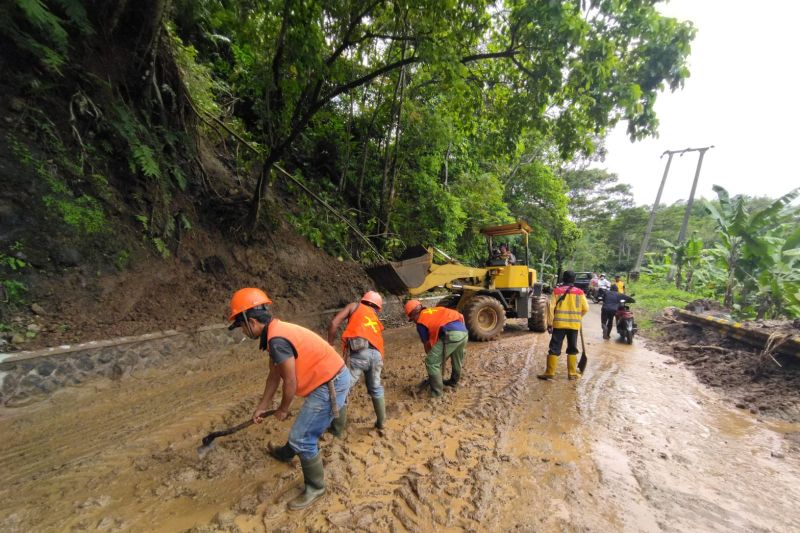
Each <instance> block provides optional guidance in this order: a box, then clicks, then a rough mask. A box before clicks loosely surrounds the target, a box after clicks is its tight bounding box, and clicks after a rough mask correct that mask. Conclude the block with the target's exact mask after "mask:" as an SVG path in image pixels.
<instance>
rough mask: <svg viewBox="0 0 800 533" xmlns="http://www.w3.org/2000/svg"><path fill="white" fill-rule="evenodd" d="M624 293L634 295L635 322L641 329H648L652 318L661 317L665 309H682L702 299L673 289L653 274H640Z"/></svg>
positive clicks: (697, 295) (668, 283) (670, 284)
mask: <svg viewBox="0 0 800 533" xmlns="http://www.w3.org/2000/svg"><path fill="white" fill-rule="evenodd" d="M625 291H626V293H628V294H635V296H634V298H635V299H636V304H635V306H636V313H637V314H636V322H637V323H638V324H639V326H640V327H642V328H643V329H649V328H650V327H651V326H652V323H653V318H655V317H657V316H661V314H662V312H663V311H664V309H665V308H667V307H680V308H683V307H685V306H686V304H688V303H689V302H692V301H694V300H697V299H698V298H702V297H703V295H700V294H697V293H694V292H689V291H684V290H682V289H678V288H675V285H674V284H672V283H670V282H668V281H667V280H666V279H665V278H664V277H663V276H661V275H655V274H642V275H641V276H640V277H639V280H638V281H632V282H629V283H628V284H627V287H626V288H625ZM640 310H641V312H639V311H640Z"/></svg>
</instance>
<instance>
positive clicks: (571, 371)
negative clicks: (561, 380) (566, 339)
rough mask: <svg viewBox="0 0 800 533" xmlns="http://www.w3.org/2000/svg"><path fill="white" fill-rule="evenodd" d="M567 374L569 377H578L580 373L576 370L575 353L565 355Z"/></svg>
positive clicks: (576, 357)
mask: <svg viewBox="0 0 800 533" xmlns="http://www.w3.org/2000/svg"><path fill="white" fill-rule="evenodd" d="M567 375H568V376H569V379H578V378H580V377H581V373H580V372H578V356H577V355H575V354H569V355H567Z"/></svg>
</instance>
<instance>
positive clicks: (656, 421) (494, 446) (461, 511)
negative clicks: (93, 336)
mask: <svg viewBox="0 0 800 533" xmlns="http://www.w3.org/2000/svg"><path fill="white" fill-rule="evenodd" d="M596 311H597V310H596V309H595V308H594V307H593V310H592V315H591V316H590V318H589V320H588V323H587V349H588V352H589V357H590V363H589V367H588V369H587V373H586V375H585V376H584V378H583V379H582V380H580V382H578V383H577V384H576V383H574V382H568V381H567V380H566V369H565V361H562V362H561V365H560V367H559V369H558V370H559V376H558V379H557V380H556V381H553V382H547V383H546V382H541V381H538V380H537V379H536V378H535V374H536V373H538V372H540V371H541V370H542V366H543V363H544V350H545V346H546V341H547V338H546V336H545V335H537V334H532V333H530V332H528V331H527V330H525V329H524V328H523V327H521V325H518V324H510V325H509V327H508V328H507V330H508V331H507V332H506V333H505V334H504V336H503V337H502V339H501V340H500V341H498V342H494V343H485V344H478V343H471V344H470V345H469V346H468V349H467V360H466V374H465V377H464V380H463V386H461V387H459V388H458V389H455V390H454V391H452V390H450V389H448V392H447V394H446V395H445V397H444V399H442V400H430V399H428V398H427V397H426V395H425V394H424V392H421V391H420V390H419V388H418V384H419V382H420V381H421V380H422V378H423V377H424V370H423V364H422V350H421V344H420V343H419V341H418V339H417V338H416V335H415V332H414V330H413V329H412V328H402V329H397V330H391V331H388V332H387V335H386V338H387V362H386V367H385V370H384V382H385V386H386V394H387V410H388V414H389V421H388V427H387V429H386V430H385V431H384V433H383V435H380V434H378V432H377V431H375V430H374V429H372V425H373V422H374V418H373V417H374V415H373V413H372V406H371V403H370V401H369V397H368V396H367V395H366V392H365V389H364V386H363V383H362V384H359V385H358V387H357V388H356V389H355V390H354V392H353V393H352V394H351V407H350V410H349V411H350V412H349V414H350V423H349V432H348V435H347V437H346V438H345V439H343V440H332V439H331V438H330V437H329V436H326V437H325V438H324V440H323V442H322V443H321V448H322V453H323V458H324V461H325V468H326V480H327V483H328V495H327V496H326V497H325V499H324V500H323V502H322V504H320V505H317V506H315V507H312V508H311V509H308V510H306V511H302V512H299V513H292V514H290V513H288V512H287V511H286V502H287V501H288V499H290V498H291V497H293V496H294V495H295V494H297V493H298V492H299V491H300V488H301V482H302V476H301V474H300V469H299V467H298V465H297V464H294V465H283V464H279V463H276V462H275V461H273V460H270V459H268V458H267V457H266V456H265V454H264V446H265V445H266V442H267V441H268V440H272V441H273V442H276V443H283V442H284V441H285V439H286V435H287V433H288V428H289V426H290V423H291V422H290V421H287V422H285V423H280V424H275V422H274V421H271V422H269V423H267V424H264V425H262V426H259V427H253V428H250V429H249V430H245V431H243V432H240V433H238V434H236V435H235V436H231V437H227V438H221V439H219V443H218V445H217V446H216V448H215V449H214V450H213V451H211V453H209V454H208V455H207V456H206V457H205V458H203V459H202V460H201V459H198V458H197V455H196V453H195V449H196V447H197V446H198V444H199V441H200V438H202V436H203V435H205V434H206V433H207V432H208V431H211V430H213V429H218V428H221V427H226V426H229V425H233V424H236V423H238V422H240V421H243V420H245V419H246V418H247V417H248V416H249V414H250V412H251V409H252V407H253V405H254V403H255V401H256V400H257V397H258V395H259V394H260V391H261V389H262V386H263V378H264V373H265V370H266V363H265V361H264V359H263V357H262V356H261V355H260V354H258V353H257V352H256V350H255V349H254V346H252V344H250V343H245V344H242V345H238V346H236V347H234V348H231V349H227V350H224V351H219V352H216V353H209V354H203V357H202V358H200V357H193V356H192V355H190V354H187V356H186V358H185V359H184V360H182V361H181V362H180V363H178V364H176V365H174V366H173V367H171V368H169V369H160V370H155V369H154V370H153V371H151V372H150V373H147V374H142V375H139V376H136V377H135V378H130V379H126V380H123V381H121V382H97V383H96V384H95V385H94V386H84V387H82V388H77V389H69V390H65V391H62V392H61V393H60V394H57V395H55V396H54V397H53V398H51V399H50V400H48V401H47V402H44V403H42V404H38V405H35V406H30V407H27V408H21V409H16V410H5V411H2V412H0V433H2V435H3V436H4V437H3V446H2V449H1V451H0V530H3V531H34V530H35V531H65V530H66V531H83V530H86V531H96V530H102V531H186V530H192V531H198V532H200V531H296V530H314V531H336V530H345V529H347V530H365V531H367V530H368V531H376V530H391V531H463V530H477V531H500V530H503V531H506V530H512V529H517V530H523V531H527V530H536V531H554V530H559V531H560V530H588V531H609V530H628V531H642V530H644V531H656V530H668V531H670V530H679V531H699V530H717V531H730V530H741V531H745V530H747V531H757V530H775V531H790V530H797V529H800V512H798V511H796V509H795V505H794V502H796V501H798V500H799V499H800V488H799V487H800V464H799V463H798V456H799V455H800V453H798V452H799V451H800V450H799V449H798V448H800V439H796V440H792V439H794V438H795V437H793V434H798V433H796V432H798V431H800V428H797V427H794V426H789V425H780V424H776V423H771V422H761V421H759V420H758V419H756V418H755V417H753V416H751V415H749V414H747V413H743V412H740V411H737V410H735V409H729V408H726V407H724V405H723V403H722V402H721V401H720V400H719V399H718V398H717V397H716V396H715V395H714V393H712V392H708V391H707V390H706V389H705V388H703V387H702V386H701V385H699V384H698V382H697V380H696V379H695V378H694V377H693V376H692V375H691V374H690V373H689V372H688V371H686V370H683V369H681V368H678V367H676V366H674V365H669V364H667V363H668V360H667V358H665V357H663V356H660V355H658V354H655V353H653V352H650V351H647V350H645V349H643V348H642V347H641V346H640V345H638V344H635V345H633V346H627V345H623V344H619V343H617V342H613V341H612V342H607V341H602V339H601V338H600V333H599V328H596V327H595V324H594V323H595V322H599V317H598V316H595V315H596V314H597V313H596ZM297 408H299V404H298V405H296V406H295V407H294V409H295V410H296V409H297Z"/></svg>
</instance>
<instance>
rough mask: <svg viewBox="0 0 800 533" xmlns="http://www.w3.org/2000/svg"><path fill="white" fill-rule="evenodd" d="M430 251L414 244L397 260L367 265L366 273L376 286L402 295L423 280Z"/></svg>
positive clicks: (428, 266) (429, 259) (426, 273)
mask: <svg viewBox="0 0 800 533" xmlns="http://www.w3.org/2000/svg"><path fill="white" fill-rule="evenodd" d="M431 260H432V256H431V253H430V252H429V251H428V250H426V249H425V248H423V247H422V246H414V247H412V248H409V249H408V250H406V251H405V253H403V255H402V256H401V258H400V260H399V261H391V262H387V263H381V264H378V265H372V266H370V267H367V269H366V270H367V275H368V276H369V277H370V278H372V281H374V282H375V284H376V285H377V286H378V288H380V289H383V290H385V291H386V292H389V293H391V294H396V295H398V296H402V295H403V294H406V293H407V292H408V289H413V288H414V287H419V286H420V285H422V283H423V282H424V281H425V276H427V275H428V270H429V269H430V266H431Z"/></svg>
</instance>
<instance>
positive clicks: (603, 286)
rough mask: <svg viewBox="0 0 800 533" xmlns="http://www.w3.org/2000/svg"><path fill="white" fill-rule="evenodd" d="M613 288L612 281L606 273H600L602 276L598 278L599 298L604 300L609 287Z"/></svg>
mask: <svg viewBox="0 0 800 533" xmlns="http://www.w3.org/2000/svg"><path fill="white" fill-rule="evenodd" d="M610 288H611V282H610V281H608V279H606V275H605V274H600V278H599V279H598V280H597V296H598V299H600V300H602V299H603V298H605V294H606V293H607V292H608V289H610Z"/></svg>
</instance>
